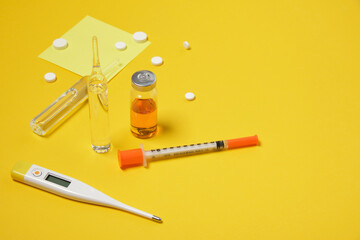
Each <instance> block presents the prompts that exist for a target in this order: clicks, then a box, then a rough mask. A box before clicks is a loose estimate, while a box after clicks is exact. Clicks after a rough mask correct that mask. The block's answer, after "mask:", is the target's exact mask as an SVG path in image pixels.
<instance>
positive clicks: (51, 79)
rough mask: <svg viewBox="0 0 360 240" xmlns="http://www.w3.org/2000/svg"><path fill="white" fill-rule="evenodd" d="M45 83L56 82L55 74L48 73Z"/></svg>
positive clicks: (45, 76)
mask: <svg viewBox="0 0 360 240" xmlns="http://www.w3.org/2000/svg"><path fill="white" fill-rule="evenodd" d="M44 78H45V81H47V82H54V81H55V80H56V75H55V73H52V72H48V73H46V74H45V75H44Z"/></svg>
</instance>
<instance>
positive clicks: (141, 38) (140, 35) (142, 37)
mask: <svg viewBox="0 0 360 240" xmlns="http://www.w3.org/2000/svg"><path fill="white" fill-rule="evenodd" d="M133 39H134V41H135V42H138V43H143V42H146V40H147V35H146V33H144V32H136V33H134V34H133Z"/></svg>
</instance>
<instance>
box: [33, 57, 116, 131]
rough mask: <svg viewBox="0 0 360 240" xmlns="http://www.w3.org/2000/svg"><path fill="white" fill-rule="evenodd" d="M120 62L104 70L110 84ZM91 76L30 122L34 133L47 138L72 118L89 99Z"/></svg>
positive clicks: (62, 95)
mask: <svg viewBox="0 0 360 240" xmlns="http://www.w3.org/2000/svg"><path fill="white" fill-rule="evenodd" d="M118 65H119V60H115V61H113V62H112V63H110V64H109V65H107V66H106V67H105V69H104V75H105V78H106V79H108V82H109V81H110V80H111V76H114V73H115V72H116V71H117V69H118ZM88 78H89V76H85V77H83V78H81V79H80V80H79V81H77V82H76V83H75V84H74V85H72V86H71V87H70V88H69V89H68V90H66V91H65V92H64V93H63V94H61V95H60V97H58V98H57V99H56V100H55V101H54V102H52V103H51V104H50V106H48V107H47V108H45V110H44V111H42V112H41V113H40V114H38V115H37V116H36V117H35V118H34V119H32V120H31V121H30V127H31V129H32V130H33V132H34V133H36V134H37V135H39V136H45V135H48V134H50V133H51V132H52V131H54V130H55V129H56V128H57V127H58V126H60V125H61V124H62V123H63V122H64V121H65V120H66V119H67V118H69V117H70V116H72V114H74V113H75V112H76V110H78V109H79V108H80V107H81V106H83V103H85V101H86V99H87V98H88V93H87V80H88Z"/></svg>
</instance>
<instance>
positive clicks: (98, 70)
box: [91, 36, 102, 75]
mask: <svg viewBox="0 0 360 240" xmlns="http://www.w3.org/2000/svg"><path fill="white" fill-rule="evenodd" d="M98 45H99V44H98V40H97V37H96V36H93V39H92V49H93V68H92V73H91V75H95V74H102V72H101V67H100V58H99V47H98Z"/></svg>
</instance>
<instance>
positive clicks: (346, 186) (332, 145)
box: [0, 0, 360, 240]
mask: <svg viewBox="0 0 360 240" xmlns="http://www.w3.org/2000/svg"><path fill="white" fill-rule="evenodd" d="M359 4H360V3H359V1H355V0H321V1H313V0H302V1H301V0H293V1H285V0H283V1H280V0H278V1H266V0H263V1H228V0H223V1H211V0H209V1H190V0H189V1H188V0H181V1H180V0H175V1H168V0H166V1H165V0H163V1H148V0H137V1H129V2H125V1H108V0H104V1H99V2H96V1H93V0H90V1H74V0H72V1H69V0H63V1H57V2H55V1H54V2H52V3H50V1H25V0H21V1H1V4H0V18H1V22H0V29H1V30H0V36H1V37H0V53H1V66H2V67H1V76H2V78H1V94H0V98H1V99H0V100H1V101H0V102H1V125H0V130H1V131H0V132H1V144H0V145H1V150H0V159H1V161H0V191H1V193H0V201H1V202H0V213H1V218H0V221H1V223H0V239H4V240H8V239H25V238H26V239H45V238H47V239H231V240H232V239H302V240H304V239H324V240H325V239H326V240H332V239H341V240H343V239H346V240H348V239H349V240H350V239H354V240H359V239H360V171H359V170H360V148H359V147H360V144H359V143H360V140H359V139H360V138H359V135H360V127H359V120H360V94H359V87H360V81H359V79H360V72H359V63H360V61H359V60H360V44H359V43H360V25H359V21H360V6H359ZM86 15H90V16H92V17H95V18H97V19H99V20H101V21H104V22H106V23H109V24H111V25H113V26H116V27H119V28H121V29H123V30H125V31H127V32H130V33H133V32H135V31H144V32H146V33H147V34H148V36H149V40H150V41H151V42H152V44H151V45H150V46H149V47H148V48H147V49H146V50H145V51H144V52H143V53H141V54H140V55H139V56H138V57H137V58H136V59H135V60H134V61H132V62H131V63H130V64H129V65H128V66H127V67H126V68H125V69H124V70H123V71H121V72H120V73H119V74H118V75H117V76H116V77H115V78H114V79H113V80H112V81H111V83H110V84H109V91H110V92H109V94H110V99H109V101H110V121H111V122H110V124H111V137H112V141H113V148H112V151H111V152H110V153H108V154H104V155H99V154H95V153H94V152H93V151H92V150H91V148H90V134H89V120H88V109H87V106H85V107H84V108H82V109H81V110H80V111H79V112H77V113H76V115H74V116H73V117H72V118H71V119H69V121H67V122H66V123H65V124H63V125H62V126H61V127H60V128H59V129H58V130H57V131H55V132H54V133H53V134H52V135H50V136H49V137H47V138H42V137H39V136H37V135H35V134H33V133H32V131H31V129H30V127H29V121H30V120H31V119H32V118H33V117H35V115H36V114H38V113H39V112H40V111H42V110H43V109H44V108H45V107H46V106H47V105H48V104H49V103H51V101H53V100H54V99H55V98H56V97H57V96H58V95H60V93H62V92H63V91H64V90H66V89H67V88H68V87H69V86H71V85H72V84H73V83H74V82H76V81H77V80H78V79H79V76H77V75H75V74H73V73H71V72H69V71H67V70H64V69H62V68H60V67H58V66H56V65H54V64H51V63H49V62H46V61H44V60H42V59H40V58H38V57H37V56H38V55H39V54H40V53H41V52H42V51H43V50H44V49H46V48H47V47H48V46H49V45H50V44H51V43H52V41H53V40H54V39H55V38H57V37H59V36H61V35H62V34H64V33H65V32H66V31H67V30H68V29H70V28H71V27H72V26H74V25H75V24H76V23H77V22H79V21H80V20H81V19H82V18H83V17H84V16H86ZM185 40H187V41H189V43H190V44H191V47H192V49H191V50H190V51H186V50H185V49H184V48H183V46H182V42H183V41H185ZM157 55H158V56H161V57H163V59H164V62H165V63H164V65H163V66H161V67H154V66H152V65H151V64H150V59H151V57H153V56H157ZM89 67H90V66H89ZM141 69H148V70H151V71H154V73H155V74H156V75H157V77H158V91H159V105H160V107H159V125H160V128H161V131H160V133H159V135H158V136H156V137H155V138H153V139H149V140H145V141H144V140H139V139H135V138H134V137H133V136H132V135H131V134H130V132H129V110H128V108H129V90H130V77H131V75H132V73H133V72H135V71H137V70H141ZM50 71H53V72H55V73H56V74H57V76H58V80H57V81H56V82H55V83H51V84H49V83H46V82H45V81H44V79H43V75H44V74H45V73H46V72H50ZM89 71H90V69H89ZM187 91H193V92H194V93H195V94H196V97H197V98H196V100H195V101H193V102H187V101H186V100H185V99H184V94H185V93H186V92H187ZM253 134H258V135H259V138H260V141H261V146H259V147H251V148H244V149H237V150H232V151H227V152H221V153H210V154H204V155H198V156H192V157H186V158H179V159H172V160H166V161H161V162H156V163H152V164H151V165H150V168H149V169H144V168H133V169H129V170H127V171H122V170H120V169H119V166H118V163H117V153H116V150H117V149H118V148H120V149H131V148H136V147H138V146H139V144H140V143H144V146H145V149H151V148H156V147H169V146H173V145H179V144H189V143H197V142H203V141H211V140H218V139H229V138H236V137H242V136H248V135H253ZM18 160H27V161H30V162H32V163H35V164H38V165H40V166H43V167H46V168H49V169H52V170H55V171H57V172H60V173H63V174H66V175H69V176H71V177H74V178H77V179H79V180H82V181H84V182H86V183H88V184H90V185H92V186H94V187H96V188H98V189H100V190H101V191H103V192H104V193H106V194H108V195H110V196H112V197H114V198H116V199H118V200H120V201H122V202H124V203H127V204H129V205H131V206H134V207H137V208H139V209H141V210H144V211H148V212H150V213H153V214H155V215H158V216H160V217H162V218H163V220H164V223H162V224H157V223H154V222H152V221H149V220H146V219H143V218H141V217H138V216H134V215H131V214H127V213H124V212H121V211H117V210H113V209H109V208H104V207H97V206H93V205H88V204H83V203H78V202H74V201H71V200H66V199H64V198H61V197H57V196H55V195H52V194H49V193H46V192H44V191H40V190H37V189H34V188H32V187H29V186H26V185H24V184H20V183H17V182H14V181H12V180H11V178H10V170H11V168H12V166H13V165H14V164H15V162H16V161H18Z"/></svg>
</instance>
